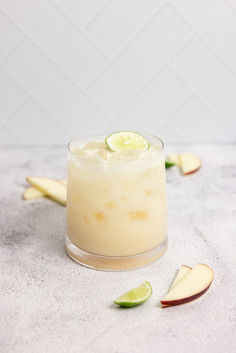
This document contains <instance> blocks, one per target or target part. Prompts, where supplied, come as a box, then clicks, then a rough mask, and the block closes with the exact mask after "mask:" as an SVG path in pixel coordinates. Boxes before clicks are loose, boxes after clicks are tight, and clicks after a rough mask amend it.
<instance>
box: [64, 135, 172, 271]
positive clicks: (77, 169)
mask: <svg viewBox="0 0 236 353" xmlns="http://www.w3.org/2000/svg"><path fill="white" fill-rule="evenodd" d="M145 137H146V138H147V140H148V141H149V143H150V148H149V149H147V150H145V151H139V150H134V151H122V152H111V151H109V149H108V148H107V146H106V144H105V142H104V139H105V134H104V135H101V134H94V135H91V136H89V135H87V136H84V137H81V138H78V139H74V140H72V142H71V143H70V144H69V152H68V181H67V188H68V189H67V239H66V247H67V251H68V253H69V255H70V256H71V257H72V258H73V259H75V260H76V261H77V262H80V263H82V264H85V265H87V266H90V267H94V268H100V269H107V270H109V269H110V270H116V269H128V268H133V267H138V266H142V265H144V264H146V263H149V262H152V261H154V260H155V259H156V258H158V257H160V256H161V255H162V253H164V252H165V250H166V248H167V236H166V232H167V230H166V227H167V225H166V218H167V216H166V195H165V161H164V152H163V144H162V142H161V141H160V140H159V139H157V138H155V137H152V136H145Z"/></svg>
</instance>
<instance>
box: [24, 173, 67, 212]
mask: <svg viewBox="0 0 236 353" xmlns="http://www.w3.org/2000/svg"><path fill="white" fill-rule="evenodd" d="M26 180H27V181H28V182H29V183H30V184H31V185H32V186H34V187H35V188H36V189H38V190H40V191H41V192H42V193H44V194H45V195H46V196H48V197H50V198H51V199H52V200H54V201H56V202H58V203H60V204H61V205H64V206H65V205H66V187H65V185H63V184H61V183H60V182H59V181H57V180H54V179H49V178H42V177H35V176H29V177H27V178H26Z"/></svg>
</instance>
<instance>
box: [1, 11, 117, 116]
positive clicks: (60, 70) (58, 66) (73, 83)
mask: <svg viewBox="0 0 236 353" xmlns="http://www.w3.org/2000/svg"><path fill="white" fill-rule="evenodd" d="M0 11H2V12H3V13H4V14H5V15H6V16H7V17H8V18H9V19H10V21H13V20H12V18H11V17H10V16H9V14H8V13H6V12H5V11H4V10H2V9H1V8H0ZM13 23H14V21H13ZM15 25H16V26H18V28H20V30H21V31H22V32H23V33H24V34H25V39H27V40H28V41H29V42H30V43H31V44H32V45H33V46H34V47H36V48H37V49H38V50H39V51H40V52H41V54H42V55H43V56H44V57H46V58H47V59H48V61H49V62H51V63H52V64H53V65H54V66H55V67H56V68H57V70H58V71H59V73H61V75H63V76H64V77H65V78H66V79H67V80H68V81H70V83H71V84H72V85H73V86H74V87H75V88H76V89H77V90H79V91H80V93H81V94H82V95H83V96H84V97H86V98H87V100H88V101H89V102H90V103H92V104H93V106H95V107H96V108H97V109H98V110H99V111H100V113H102V114H103V115H104V116H105V117H107V119H110V118H111V117H110V115H109V114H108V113H107V112H106V111H104V110H103V109H102V107H100V105H99V104H98V103H97V102H96V101H95V100H93V99H92V98H91V96H90V95H89V94H88V92H87V91H86V90H85V89H84V88H83V87H82V86H81V85H80V84H79V83H78V82H77V81H75V80H74V78H73V77H72V76H71V75H70V74H68V73H67V72H66V71H64V69H63V68H62V67H61V65H60V64H58V63H57V62H56V61H55V60H54V59H53V58H52V57H51V56H50V55H49V54H47V52H46V51H45V50H44V49H43V48H42V47H41V46H40V45H39V44H38V42H37V41H36V40H35V39H34V37H33V36H32V35H31V34H29V33H27V31H25V30H24V28H23V27H20V26H19V25H18V24H15Z"/></svg>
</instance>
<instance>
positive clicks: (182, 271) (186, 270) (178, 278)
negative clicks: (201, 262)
mask: <svg viewBox="0 0 236 353" xmlns="http://www.w3.org/2000/svg"><path fill="white" fill-rule="evenodd" d="M191 270H192V268H191V267H189V266H186V265H182V266H181V267H180V269H179V271H178V273H177V276H176V277H175V279H174V281H173V283H172V285H171V287H170V290H171V289H173V288H174V287H175V286H176V285H177V284H178V283H179V282H180V281H182V280H183V279H184V277H185V276H186V275H187V274H188V273H189V272H190V271H191Z"/></svg>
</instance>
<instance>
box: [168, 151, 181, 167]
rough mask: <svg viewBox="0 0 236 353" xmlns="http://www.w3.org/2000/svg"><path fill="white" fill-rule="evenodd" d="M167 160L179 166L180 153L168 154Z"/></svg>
mask: <svg viewBox="0 0 236 353" xmlns="http://www.w3.org/2000/svg"><path fill="white" fill-rule="evenodd" d="M166 160H167V161H168V162H171V163H174V164H176V165H177V166H179V165H180V164H179V155H178V154H177V153H172V154H168V156H167V157H166Z"/></svg>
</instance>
